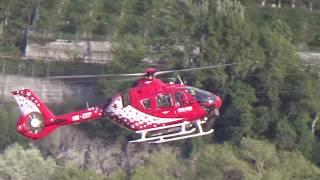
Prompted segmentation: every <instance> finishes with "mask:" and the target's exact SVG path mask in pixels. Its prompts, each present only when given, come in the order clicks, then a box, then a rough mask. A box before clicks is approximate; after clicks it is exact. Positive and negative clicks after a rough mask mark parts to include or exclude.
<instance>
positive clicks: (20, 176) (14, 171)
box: [0, 144, 57, 180]
mask: <svg viewBox="0 0 320 180" xmlns="http://www.w3.org/2000/svg"><path fill="white" fill-rule="evenodd" d="M56 167H57V165H56V163H55V161H54V160H53V159H52V158H47V159H44V158H43V157H42V155H41V153H40V151H39V150H37V149H35V148H31V149H24V148H23V147H22V146H20V145H19V144H13V145H11V146H10V147H8V148H7V149H6V150H5V151H4V152H3V154H1V155H0V178H1V179H16V180H27V179H34V180H42V179H48V178H49V179H50V177H51V176H52V175H53V174H54V173H55V170H56Z"/></svg>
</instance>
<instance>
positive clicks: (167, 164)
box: [132, 150, 181, 180]
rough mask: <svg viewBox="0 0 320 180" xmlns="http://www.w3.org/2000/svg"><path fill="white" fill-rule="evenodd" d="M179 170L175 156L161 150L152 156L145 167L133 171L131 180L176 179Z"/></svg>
mask: <svg viewBox="0 0 320 180" xmlns="http://www.w3.org/2000/svg"><path fill="white" fill-rule="evenodd" d="M180 169H181V167H179V164H178V161H177V159H176V155H175V153H173V152H170V151H169V150H162V151H160V152H157V153H154V154H152V155H151V156H150V157H149V158H148V159H147V162H146V164H145V165H143V166H140V167H138V168H136V169H135V171H134V173H133V175H132V179H133V180H143V179H154V180H162V179H164V180H169V179H176V178H178V177H176V176H177V175H178V174H179V173H178V171H179V170H180Z"/></svg>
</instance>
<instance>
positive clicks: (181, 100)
mask: <svg viewBox="0 0 320 180" xmlns="http://www.w3.org/2000/svg"><path fill="white" fill-rule="evenodd" d="M174 98H175V104H176V106H179V107H180V106H186V105H188V103H187V100H188V99H187V96H186V93H185V92H184V91H176V92H175V93H174Z"/></svg>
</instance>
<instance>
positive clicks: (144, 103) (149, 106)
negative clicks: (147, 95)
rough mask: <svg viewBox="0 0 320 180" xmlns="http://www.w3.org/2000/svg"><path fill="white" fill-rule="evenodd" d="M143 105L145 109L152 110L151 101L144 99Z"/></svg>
mask: <svg viewBox="0 0 320 180" xmlns="http://www.w3.org/2000/svg"><path fill="white" fill-rule="evenodd" d="M141 104H142V105H143V107H144V108H145V109H150V108H151V103H150V99H143V100H141Z"/></svg>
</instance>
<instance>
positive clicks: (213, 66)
mask: <svg viewBox="0 0 320 180" xmlns="http://www.w3.org/2000/svg"><path fill="white" fill-rule="evenodd" d="M236 64H238V63H230V64H218V65H212V66H206V67H197V68H188V69H178V70H168V71H158V72H156V73H155V76H157V75H161V74H166V73H172V72H187V71H195V70H202V69H214V68H219V67H225V66H233V65H236Z"/></svg>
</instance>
